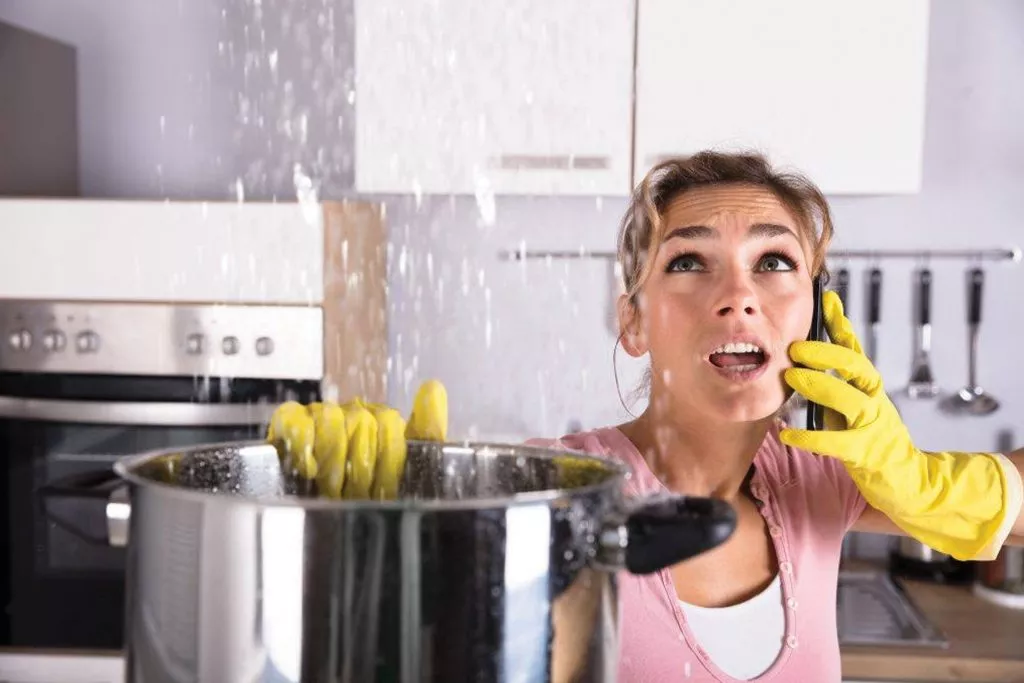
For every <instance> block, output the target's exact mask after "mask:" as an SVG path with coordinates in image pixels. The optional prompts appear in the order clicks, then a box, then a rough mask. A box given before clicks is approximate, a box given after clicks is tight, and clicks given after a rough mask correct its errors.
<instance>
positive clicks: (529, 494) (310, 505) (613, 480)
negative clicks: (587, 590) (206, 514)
mask: <svg viewBox="0 0 1024 683" xmlns="http://www.w3.org/2000/svg"><path fill="white" fill-rule="evenodd" d="M408 443H422V444H429V445H430V446H431V447H438V446H440V447H441V448H444V449H446V450H448V449H456V450H459V451H463V450H466V451H486V450H488V449H494V450H495V451H498V452H501V451H508V450H514V451H516V453H517V454H519V455H525V456H533V457H536V456H540V457H556V456H557V457H566V456H568V457H572V458H575V459H580V460H589V461H592V462H595V463H600V464H601V465H602V466H604V467H606V468H608V470H609V477H608V479H607V480H605V481H602V482H600V483H597V484H589V485H587V486H580V487H577V488H557V489H545V490H543V491H524V492H522V493H513V494H511V495H507V496H489V497H484V498H463V499H449V500H441V499H431V498H419V499H418V498H408V499H404V500H394V501H391V500H335V499H331V498H324V497H316V498H305V497H300V496H295V495H292V494H283V493H282V494H280V495H277V496H274V497H258V496H250V495H243V494H228V493H214V492H210V491H201V490H198V489H188V488H182V487H180V486H175V485H173V484H167V483H164V482H161V481H156V480H154V479H149V478H146V477H143V476H140V475H138V474H137V473H136V471H135V470H136V469H137V468H139V467H141V466H142V465H143V464H144V463H146V462H149V461H151V460H154V459H156V458H159V457H163V456H167V455H173V454H176V453H189V452H196V451H208V450H210V451H212V450H219V449H237V450H239V451H243V450H250V449H258V450H263V449H270V450H271V451H273V453H274V457H275V458H276V457H277V451H276V449H274V446H273V445H272V444H270V443H268V442H266V441H264V440H259V439H256V440H245V441H219V442H212V443H206V444H195V445H190V446H185V447H181V446H179V447H175V448H160V449H156V450H151V451H146V452H144V453H139V454H136V455H127V456H123V457H121V458H119V459H118V460H117V461H116V462H115V463H114V472H115V474H117V476H118V477H120V478H121V479H122V480H124V481H125V482H126V483H128V484H130V485H132V486H138V487H142V488H147V489H155V490H157V491H159V492H160V494H161V495H169V496H172V497H174V498H177V499H180V500H193V501H196V502H212V501H221V502H225V503H231V504H236V505H243V504H244V505H254V506H257V507H274V508H299V509H303V510H328V511H333V510H337V511H351V512H360V511H364V512H367V511H404V512H443V511H448V510H452V511H454V510H470V509H498V508H508V507H512V506H521V505H536V504H540V503H544V504H551V503H552V502H556V501H559V500H565V499H569V498H574V497H577V496H583V495H587V494H593V493H601V492H604V491H606V490H608V489H610V488H612V487H614V486H617V485H619V484H621V483H622V482H623V481H624V480H625V479H626V478H627V477H629V476H631V474H632V468H631V467H629V465H627V464H625V463H623V462H619V461H617V460H614V459H612V458H606V457H602V456H598V455H594V454H591V453H584V452H581V451H574V450H568V449H556V448H545V447H543V446H528V445H522V444H507V443H492V442H485V441H471V440H466V441H444V442H435V441H431V442H426V441H412V440H410V441H409V442H408Z"/></svg>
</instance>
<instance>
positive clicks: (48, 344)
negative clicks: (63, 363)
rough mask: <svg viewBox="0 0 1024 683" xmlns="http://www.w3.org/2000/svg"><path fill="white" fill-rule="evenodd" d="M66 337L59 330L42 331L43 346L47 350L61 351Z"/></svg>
mask: <svg viewBox="0 0 1024 683" xmlns="http://www.w3.org/2000/svg"><path fill="white" fill-rule="evenodd" d="M66 342H67V339H66V338H65V337H64V333H63V332H61V331H60V330H47V331H46V332H44V333H43V348H44V349H46V350H47V351H63V350H64V345H65V344H66Z"/></svg>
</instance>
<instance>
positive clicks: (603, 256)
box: [500, 247, 1022, 263]
mask: <svg viewBox="0 0 1024 683" xmlns="http://www.w3.org/2000/svg"><path fill="white" fill-rule="evenodd" d="M500 257H501V258H502V259H504V260H506V261H531V260H548V259H552V260H555V259H577V260H615V258H616V254H615V252H614V251H587V250H586V249H579V250H576V251H558V250H555V251H544V250H530V249H506V250H504V251H502V252H500ZM828 258H829V260H833V259H834V260H840V261H841V260H845V259H867V260H869V261H880V260H888V259H912V260H917V261H922V262H927V261H932V260H940V259H959V260H962V261H972V262H979V261H1011V262H1013V263H1019V262H1020V261H1021V258H1022V253H1021V249H1020V247H1008V248H1003V249H1000V248H994V249H833V250H832V251H829V252H828Z"/></svg>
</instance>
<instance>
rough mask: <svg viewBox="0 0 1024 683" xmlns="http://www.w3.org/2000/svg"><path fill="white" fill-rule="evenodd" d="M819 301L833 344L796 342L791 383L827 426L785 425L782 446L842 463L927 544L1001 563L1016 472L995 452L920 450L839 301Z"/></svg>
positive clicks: (1017, 504)
mask: <svg viewBox="0 0 1024 683" xmlns="http://www.w3.org/2000/svg"><path fill="white" fill-rule="evenodd" d="M822 305H823V308H824V313H825V324H826V327H827V329H828V334H829V337H830V338H831V339H832V343H829V342H811V341H800V342H796V343H794V344H793V345H792V346H791V347H790V357H791V358H792V359H793V361H794V362H795V363H798V364H800V365H802V366H805V367H802V368H790V369H788V370H786V372H785V379H786V382H787V384H789V386H791V387H792V388H793V389H794V390H795V391H797V392H799V393H800V394H801V395H803V396H804V397H805V398H807V400H809V401H814V402H815V403H818V404H820V405H822V406H824V407H825V408H826V410H825V430H823V431H808V430H804V429H784V430H782V432H781V434H780V436H781V438H782V441H783V442H784V443H786V444H789V445H791V446H794V447H797V448H802V449H804V450H807V451H810V452H813V453H818V454H821V455H829V456H832V457H835V458H839V459H840V460H842V461H843V463H844V465H845V466H846V470H847V471H848V472H849V473H850V476H851V477H852V478H853V480H854V482H855V483H856V484H857V487H858V488H859V489H860V491H861V493H862V495H863V496H864V498H865V499H866V500H867V502H868V503H869V504H870V505H871V506H872V507H874V508H876V509H877V510H880V511H881V512H883V513H885V515H886V516H888V517H889V519H891V520H892V521H893V522H894V523H895V524H896V525H897V526H898V527H900V528H901V529H903V531H905V532H906V533H907V534H909V535H910V536H912V537H914V538H916V539H917V540H919V541H921V542H922V543H924V544H925V545H927V546H929V547H931V548H933V549H935V550H938V551H940V552H943V553H946V554H948V555H951V556H952V557H955V558H957V559H959V560H992V559H995V556H996V554H997V553H998V552H999V548H1000V547H1002V544H1003V543H1004V542H1005V540H1006V537H1007V536H1008V535H1009V533H1010V529H1011V528H1012V527H1013V524H1014V522H1015V521H1016V519H1017V515H1018V514H1019V512H1020V508H1021V501H1022V498H1024V495H1022V485H1021V478H1020V474H1019V473H1018V471H1017V468H1016V467H1015V466H1014V465H1013V463H1011V462H1010V461H1009V459H1007V458H1006V457H1005V456H1003V455H1000V454H998V453H959V452H952V451H947V452H935V453H933V452H924V451H921V450H920V449H918V448H917V447H916V446H914V442H913V440H912V439H911V437H910V433H909V432H908V431H907V428H906V426H905V425H904V424H903V421H902V419H901V418H900V416H899V413H898V412H897V410H896V406H894V405H893V404H892V402H891V401H890V400H889V397H888V396H887V395H886V393H885V389H884V388H883V386H882V378H881V375H879V373H878V371H877V370H876V369H875V367H874V366H873V365H872V363H871V361H870V360H868V358H867V356H865V355H864V353H863V351H862V350H861V345H860V342H859V341H858V340H857V337H856V335H855V334H854V331H853V326H852V325H851V324H850V321H849V320H847V319H846V317H845V316H844V315H843V306H842V303H841V301H840V300H839V297H838V295H836V293H835V292H831V291H828V292H825V294H824V297H823V299H822ZM830 370H831V371H835V372H836V373H837V374H838V375H839V376H838V377H836V376H832V375H830V374H827V372H828V371H830Z"/></svg>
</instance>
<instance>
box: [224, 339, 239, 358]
mask: <svg viewBox="0 0 1024 683" xmlns="http://www.w3.org/2000/svg"><path fill="white" fill-rule="evenodd" d="M241 347H242V345H241V344H239V343H238V337H224V339H222V340H221V342H220V349H221V351H223V352H224V355H226V356H233V355H235V354H236V353H238V351H239V349H241Z"/></svg>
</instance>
